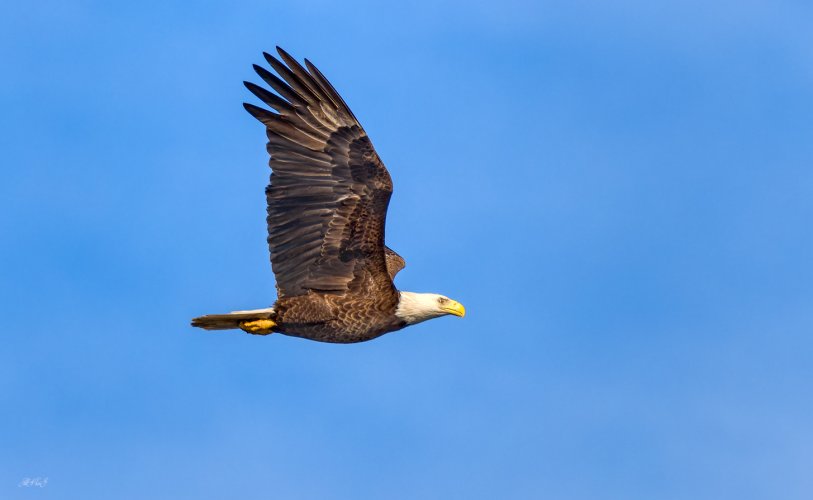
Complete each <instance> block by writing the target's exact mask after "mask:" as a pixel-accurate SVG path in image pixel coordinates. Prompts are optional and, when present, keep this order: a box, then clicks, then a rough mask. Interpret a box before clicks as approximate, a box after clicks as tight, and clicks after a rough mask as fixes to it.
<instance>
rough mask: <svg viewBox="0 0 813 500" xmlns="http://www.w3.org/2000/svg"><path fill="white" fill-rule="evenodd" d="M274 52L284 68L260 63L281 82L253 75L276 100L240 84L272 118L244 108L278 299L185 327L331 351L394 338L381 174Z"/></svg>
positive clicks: (311, 82) (346, 112)
mask: <svg viewBox="0 0 813 500" xmlns="http://www.w3.org/2000/svg"><path fill="white" fill-rule="evenodd" d="M278 51H279V54H280V57H281V58H282V60H283V61H284V64H283V62H281V61H279V60H277V59H276V58H275V57H273V56H271V55H269V54H265V58H266V60H267V61H268V63H269V64H270V65H271V66H272V67H273V69H274V70H276V72H277V74H279V76H280V77H281V78H280V77H277V76H275V75H273V74H272V73H270V72H269V71H267V70H265V69H263V68H262V67H259V66H255V67H254V68H255V70H256V72H257V74H258V75H259V76H260V77H261V78H262V79H263V80H264V81H265V82H266V83H267V84H268V85H269V86H270V87H272V88H273V89H274V90H275V91H276V92H277V93H276V94H274V93H271V92H269V91H268V90H266V89H264V88H262V87H259V86H257V85H254V84H252V83H246V87H247V88H248V89H249V90H250V91H251V92H252V93H253V94H254V95H256V96H257V97H258V98H260V99H261V100H262V101H263V102H264V103H265V104H266V105H267V106H269V107H270V108H273V109H274V111H276V112H272V111H269V110H266V109H263V108H259V107H257V106H253V105H251V104H245V108H246V110H248V112H249V113H251V114H252V115H253V116H254V117H255V118H257V119H258V120H259V121H261V122H262V123H263V124H264V125H265V127H266V132H267V136H268V145H267V149H268V153H269V154H270V156H271V159H270V161H269V165H270V166H271V170H272V174H271V182H270V184H269V186H268V188H267V189H266V198H267V201H268V218H267V221H268V246H269V250H270V252H271V266H272V268H273V270H274V274H275V276H276V280H277V294H278V298H277V301H276V302H275V304H274V306H273V307H272V308H269V309H264V310H256V311H243V312H237V313H232V314H220V315H209V316H202V317H199V318H195V319H194V320H193V321H192V325H193V326H198V327H201V328H206V329H229V328H243V329H244V330H246V331H248V332H250V333H261V334H267V333H272V332H279V333H283V334H286V335H291V336H296V337H304V338H308V339H312V340H318V341H324V342H339V343H350V342H361V341H364V340H370V339H372V338H375V337H378V336H380V335H382V334H384V333H386V332H390V331H393V330H398V329H400V328H403V327H404V326H406V325H407V324H408V322H407V321H405V320H404V319H403V318H400V317H399V316H397V315H396V313H397V312H398V307H399V300H400V294H399V292H398V290H396V288H395V285H394V284H393V278H394V276H395V274H396V273H397V272H398V271H399V270H400V269H401V268H403V267H404V260H403V259H402V258H401V257H400V256H399V255H398V254H396V253H395V252H393V251H392V250H390V249H389V248H387V247H386V246H385V245H384V226H385V222H386V215H387V207H388V205H389V202H390V197H391V195H392V179H391V178H390V174H389V172H387V169H386V168H385V167H384V164H383V163H382V162H381V159H380V158H379V157H378V154H377V153H376V151H375V149H374V148H373V145H372V143H371V142H370V139H369V138H368V137H367V134H366V133H365V132H364V129H363V128H362V127H361V125H360V124H359V122H358V120H356V117H355V116H354V115H353V113H352V112H351V111H350V109H349V108H348V107H347V105H346V104H345V102H344V100H342V98H341V97H340V96H339V94H338V93H337V92H336V90H335V89H334V88H333V86H332V85H331V84H330V83H329V82H328V81H327V79H325V77H324V76H323V75H322V74H321V73H320V72H319V70H318V69H316V68H315V67H314V66H313V65H312V64H311V63H310V62H309V61H307V59H306V60H305V65H306V66H307V69H305V68H304V67H303V66H301V65H300V64H299V63H298V62H297V61H296V60H294V59H293V58H292V57H291V56H289V55H288V54H287V53H286V52H284V51H283V50H281V49H279V48H278ZM458 305H459V304H458ZM461 308H462V306H461Z"/></svg>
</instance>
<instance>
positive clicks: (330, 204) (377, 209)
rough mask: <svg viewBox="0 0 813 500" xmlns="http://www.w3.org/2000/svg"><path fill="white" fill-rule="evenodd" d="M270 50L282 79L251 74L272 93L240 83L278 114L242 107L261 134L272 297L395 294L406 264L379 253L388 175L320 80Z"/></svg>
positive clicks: (261, 72) (382, 250)
mask: <svg viewBox="0 0 813 500" xmlns="http://www.w3.org/2000/svg"><path fill="white" fill-rule="evenodd" d="M277 51H278V52H279V55H280V57H281V59H282V61H284V64H283V62H281V61H279V60H277V59H276V58H275V57H273V56H271V55H270V54H264V55H265V58H266V60H267V61H268V63H269V64H270V65H271V67H272V68H273V69H274V70H275V71H276V72H277V74H278V75H279V76H280V77H281V78H279V77H277V76H275V75H273V74H272V73H270V72H269V71H267V70H265V69H264V68H262V67H260V66H256V65H255V66H254V69H255V70H256V72H257V74H258V75H259V76H260V77H261V78H262V79H263V80H264V81H265V83H267V84H268V85H269V86H270V87H271V88H273V89H274V90H275V91H276V92H277V93H276V94H274V93H272V92H269V91H268V90H266V89H264V88H262V87H259V86H257V85H254V84H252V83H248V82H246V83H245V85H246V87H247V88H248V89H249V90H250V91H251V92H252V93H253V94H254V95H256V96H257V97H258V98H260V99H261V100H262V101H263V102H264V103H265V104H266V105H268V106H269V107H271V108H273V109H274V111H276V112H272V111H269V110H266V109H263V108H259V107H257V106H253V105H251V104H244V106H245V108H246V110H247V111H248V112H249V113H251V114H252V115H253V116H254V117H255V118H257V119H258V120H260V121H261V122H262V123H263V124H265V126H266V132H267V135H268V153H269V154H270V155H271V160H270V161H269V165H270V166H271V170H272V174H271V183H270V185H269V186H268V188H267V189H266V195H267V199H268V245H269V248H270V250H271V266H272V268H273V270H274V274H275V276H276V279H277V290H278V293H279V296H280V297H291V296H297V295H303V294H306V293H308V291H309V290H313V291H316V292H322V293H358V294H368V293H381V292H389V293H395V288H394V286H393V284H392V277H393V276H395V273H397V272H398V270H400V269H401V268H402V267H403V259H401V257H400V256H398V254H395V253H394V252H392V253H393V254H394V255H395V257H389V256H387V255H386V254H385V247H384V224H385V219H386V215H387V206H388V205H389V201H390V196H391V195H392V180H391V179H390V175H389V172H387V169H386V168H385V167H384V164H383V163H382V162H381V160H380V159H379V157H378V154H377V153H376V152H375V149H374V148H373V145H372V143H371V142H370V139H369V138H368V137H367V134H366V133H365V132H364V129H363V128H362V127H361V125H360V124H359V123H358V120H356V117H355V116H354V115H353V113H352V112H351V111H350V109H349V108H348V107H347V104H345V102H344V100H342V98H341V97H340V96H339V94H338V93H337V92H336V90H335V89H334V88H333V86H332V85H331V84H330V83H329V82H328V81H327V79H325V77H324V76H323V75H322V73H320V72H319V70H318V69H316V67H315V66H313V65H312V64H311V63H310V62H309V61H308V60H307V59H306V60H305V66H307V69H305V68H304V67H302V66H301V65H300V64H299V63H298V62H297V61H296V60H294V59H293V58H292V57H291V56H289V55H288V54H287V53H286V52H285V51H283V50H282V49H280V48H279V47H277ZM387 250H389V249H387ZM388 261H389V262H390V265H389V266H388ZM399 261H400V262H399ZM393 270H394V271H393ZM388 271H389V272H388Z"/></svg>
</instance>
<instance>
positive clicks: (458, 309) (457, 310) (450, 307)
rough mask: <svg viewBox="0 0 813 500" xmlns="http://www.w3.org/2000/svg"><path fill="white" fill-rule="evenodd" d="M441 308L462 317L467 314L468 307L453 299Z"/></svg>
mask: <svg viewBox="0 0 813 500" xmlns="http://www.w3.org/2000/svg"><path fill="white" fill-rule="evenodd" d="M441 309H443V311H445V312H447V313H449V314H454V315H455V316H459V317H461V318H462V317H463V316H465V315H466V308H465V307H463V304H461V303H460V302H456V301H454V300H451V299H450V300H449V301H448V302H447V303H446V304H444V306H443V307H442V308H441Z"/></svg>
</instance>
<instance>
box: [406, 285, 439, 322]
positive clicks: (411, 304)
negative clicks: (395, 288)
mask: <svg viewBox="0 0 813 500" xmlns="http://www.w3.org/2000/svg"><path fill="white" fill-rule="evenodd" d="M398 294H399V298H398V307H397V308H396V309H395V315H396V316H397V317H398V318H399V319H401V320H403V321H406V324H407V325H414V324H415V323H420V322H421V321H426V320H428V319H432V318H437V317H438V316H443V314H444V312H443V311H442V310H440V309H439V308H438V297H439V295H437V294H435V293H415V292H398Z"/></svg>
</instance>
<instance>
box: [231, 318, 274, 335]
mask: <svg viewBox="0 0 813 500" xmlns="http://www.w3.org/2000/svg"><path fill="white" fill-rule="evenodd" d="M275 326H277V324H276V323H274V322H273V321H271V320H270V319H257V320H254V321H241V322H240V329H241V330H243V331H244V332H246V333H250V334H252V335H268V334H269V333H273V328H274V327H275Z"/></svg>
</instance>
